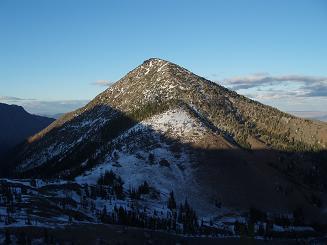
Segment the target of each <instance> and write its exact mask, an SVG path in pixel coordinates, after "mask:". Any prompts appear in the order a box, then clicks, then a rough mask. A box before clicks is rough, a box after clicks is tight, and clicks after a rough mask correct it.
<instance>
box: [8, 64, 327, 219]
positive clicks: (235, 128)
mask: <svg viewBox="0 0 327 245" xmlns="http://www.w3.org/2000/svg"><path fill="white" fill-rule="evenodd" d="M326 144H327V125H326V123H322V122H314V121H310V120H304V119H301V118H297V117H294V116H291V115H289V114H286V113H283V112H280V111H278V110H277V109H274V108H272V107H269V106H265V105H263V104H260V103H258V102H255V101H252V100H250V99H248V98H246V97H243V96H240V95H238V94H237V93H235V92H233V91H230V90H228V89H226V88H224V87H222V86H219V85H217V84H215V83H212V82H210V81H208V80H206V79H204V78H202V77H199V76H197V75H195V74H193V73H191V72H189V71H187V70H186V69H184V68H182V67H180V66H178V65H175V64H173V63H170V62H168V61H164V60H160V59H150V60H147V61H145V62H144V63H143V64H142V65H140V66H139V67H137V68H136V69H134V70H133V71H131V72H129V73H128V74H127V75H126V76H125V77H123V78H122V79H121V80H119V81H118V82H117V83H115V84H114V85H113V86H111V87H110V88H108V89H107V90H106V91H104V92H103V93H101V94H100V95H98V96H97V97H96V98H95V99H94V100H92V101H91V102H90V103H89V104H88V105H86V106H85V107H83V108H81V109H79V110H76V111H74V112H72V113H69V114H66V115H64V116H63V117H61V118H60V119H58V120H57V121H56V122H55V123H53V124H51V125H50V126H49V127H47V128H46V129H44V130H42V131H41V132H40V133H38V134H36V135H34V136H33V137H31V138H30V139H29V140H28V142H26V144H25V145H23V146H22V148H21V149H20V150H19V152H18V154H17V156H15V158H14V160H13V161H11V162H10V164H13V165H11V166H15V168H13V169H14V170H15V171H14V173H12V174H16V175H18V176H21V177H42V178H50V177H51V178H66V179H71V180H75V181H77V183H79V184H81V185H82V184H85V183H87V184H91V185H94V184H96V183H97V182H98V179H99V177H100V176H101V175H103V173H104V172H105V171H106V170H108V171H109V170H112V171H113V172H114V173H116V174H117V175H119V176H120V177H121V178H122V180H123V182H124V190H125V191H128V190H130V189H131V188H132V189H133V188H136V187H137V186H139V185H140V184H142V183H143V181H145V180H146V181H147V183H149V185H150V186H151V187H152V188H154V190H155V193H157V194H156V195H155V196H156V199H155V200H156V201H155V202H156V203H157V204H159V205H164V203H166V202H167V198H168V195H169V192H170V191H174V193H176V199H177V201H178V202H182V201H183V200H185V199H187V200H188V201H189V202H190V203H191V205H192V206H193V207H194V208H195V209H196V211H197V212H198V213H199V214H200V215H201V217H211V218H213V217H216V218H217V217H221V216H223V215H226V214H228V213H231V212H232V213H235V212H236V213H238V214H240V213H242V212H244V211H247V210H249V209H250V208H251V207H255V208H258V209H260V210H264V212H270V213H276V212H277V213H285V214H290V213H292V212H293V211H294V210H296V209H298V208H301V209H302V210H304V211H303V212H304V214H303V215H304V216H305V218H306V220H307V221H308V222H313V221H316V220H319V219H320V220H324V219H325V218H326V213H325V212H324V210H325V209H326V180H325V178H324V176H325V175H326V173H327V169H326V164H325V162H326V151H325V150H326Z"/></svg>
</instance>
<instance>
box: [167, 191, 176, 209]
mask: <svg viewBox="0 0 327 245" xmlns="http://www.w3.org/2000/svg"><path fill="white" fill-rule="evenodd" d="M167 207H168V208H169V209H170V210H174V209H176V201H175V197H174V192H173V191H171V192H170V194H169V198H168V205H167Z"/></svg>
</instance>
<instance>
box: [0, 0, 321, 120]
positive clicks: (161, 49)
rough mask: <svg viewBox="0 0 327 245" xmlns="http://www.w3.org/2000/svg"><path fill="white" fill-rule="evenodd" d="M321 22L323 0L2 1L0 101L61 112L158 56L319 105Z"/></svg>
mask: <svg viewBox="0 0 327 245" xmlns="http://www.w3.org/2000/svg"><path fill="white" fill-rule="evenodd" d="M326 24H327V3H326V2H325V1H322V0H321V1H287V2H286V1H281V0H279V1H273V2H263V1H254V0H251V1H246V2H244V1H208V0H207V1H201V3H200V2H198V3H195V2H191V1H173V0H168V1H164V2H157V3H154V2H153V1H145V0H143V1H137V2H136V1H119V2H116V1H76V0H73V1H69V2H68V1H63V0H58V1H41V0H35V1H18V0H13V1H9V0H4V1H1V2H0V29H1V45H0V53H1V56H0V84H1V93H0V102H3V103H8V104H18V105H22V106H24V108H26V110H27V111H29V112H31V113H35V114H47V115H52V114H56V113H63V112H68V111H71V110H74V109H76V108H78V107H80V106H82V105H84V104H85V103H87V102H88V101H89V100H91V99H92V98H93V97H95V96H96V95H97V94H98V93H100V92H101V91H103V90H104V89H105V88H106V87H107V86H110V84H112V83H113V82H115V81H117V80H118V79H120V78H121V77H122V76H123V75H125V74H126V73H127V72H128V71H130V70H131V69H133V68H135V67H136V66H138V65H139V64H141V63H142V62H143V61H144V60H146V59H148V58H150V57H159V58H162V59H165V60H169V61H172V62H174V63H176V64H179V65H181V66H183V67H186V68H187V69H189V70H190V71H192V72H194V73H196V74H198V75H200V76H203V77H206V78H208V79H210V80H213V81H216V82H218V83H220V84H222V85H224V86H226V87H228V88H231V89H233V90H235V91H237V92H238V93H240V94H243V95H246V96H248V97H250V98H252V99H255V100H258V101H260V102H262V103H264V104H268V105H271V106H274V107H277V108H279V109H281V110H283V111H293V112H294V111H295V112H296V113H298V114H299V115H300V116H301V115H302V116H305V115H312V112H315V113H316V114H317V113H318V112H322V113H325V111H326V109H325V106H326V104H327V72H326V67H327V59H326V57H327V47H326V45H325V44H326V43H327V33H326V32H325V31H323V30H324V29H325V27H326ZM303 111H305V114H304V113H301V112H303ZM308 112H309V113H308ZM316 114H314V115H316Z"/></svg>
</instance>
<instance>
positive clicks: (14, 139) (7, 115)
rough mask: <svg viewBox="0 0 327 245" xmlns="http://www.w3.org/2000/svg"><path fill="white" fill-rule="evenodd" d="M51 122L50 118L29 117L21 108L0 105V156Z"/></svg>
mask: <svg viewBox="0 0 327 245" xmlns="http://www.w3.org/2000/svg"><path fill="white" fill-rule="evenodd" d="M53 121H54V119H52V118H47V117H41V116H36V115H31V114H29V113H28V112H27V111H25V110H24V108H23V107H21V106H16V105H7V104H3V103H0V155H1V154H3V153H4V152H6V151H8V150H9V149H10V148H12V147H14V146H15V145H17V144H19V143H21V142H22V141H24V140H25V139H26V138H27V137H29V136H32V135H34V134H35V133H37V132H39V131H40V130H42V129H44V128H45V127H47V126H48V125H49V124H51V123H52V122H53Z"/></svg>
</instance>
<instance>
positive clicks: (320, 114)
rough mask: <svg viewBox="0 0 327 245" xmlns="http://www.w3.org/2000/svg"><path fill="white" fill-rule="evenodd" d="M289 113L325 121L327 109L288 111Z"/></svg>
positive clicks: (326, 120)
mask: <svg viewBox="0 0 327 245" xmlns="http://www.w3.org/2000/svg"><path fill="white" fill-rule="evenodd" d="M289 113H291V114H293V115H295V116H298V117H303V118H308V119H313V120H319V121H322V122H327V111H289Z"/></svg>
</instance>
